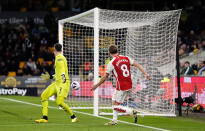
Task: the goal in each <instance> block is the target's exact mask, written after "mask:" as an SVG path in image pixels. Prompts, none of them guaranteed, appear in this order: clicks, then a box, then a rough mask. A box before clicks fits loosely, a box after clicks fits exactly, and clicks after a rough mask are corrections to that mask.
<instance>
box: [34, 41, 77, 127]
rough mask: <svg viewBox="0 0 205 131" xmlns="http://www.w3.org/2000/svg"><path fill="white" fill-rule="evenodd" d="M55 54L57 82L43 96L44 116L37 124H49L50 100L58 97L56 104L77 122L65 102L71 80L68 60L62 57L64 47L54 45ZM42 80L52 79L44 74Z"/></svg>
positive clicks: (55, 77) (72, 120)
mask: <svg viewBox="0 0 205 131" xmlns="http://www.w3.org/2000/svg"><path fill="white" fill-rule="evenodd" d="M54 54H55V75H54V76H53V77H54V79H55V82H54V83H52V84H51V85H49V86H48V88H46V90H45V91H44V92H43V93H42V94H41V102H42V114H43V118H41V119H39V120H35V122H36V123H47V122H48V98H49V97H51V96H53V95H57V99H56V103H57V105H58V106H60V107H62V108H63V109H64V111H65V112H67V113H68V114H69V115H70V116H71V122H77V117H76V116H75V115H74V114H73V112H72V111H71V109H70V108H69V106H68V105H67V104H66V103H65V102H64V99H65V98H66V97H67V96H68V92H69V89H70V80H69V77H68V67H67V60H66V58H65V57H64V56H63V55H62V45H61V44H55V45H54ZM41 78H42V79H43V80H49V79H50V78H52V76H51V77H50V75H49V74H48V73H46V74H42V75H41Z"/></svg>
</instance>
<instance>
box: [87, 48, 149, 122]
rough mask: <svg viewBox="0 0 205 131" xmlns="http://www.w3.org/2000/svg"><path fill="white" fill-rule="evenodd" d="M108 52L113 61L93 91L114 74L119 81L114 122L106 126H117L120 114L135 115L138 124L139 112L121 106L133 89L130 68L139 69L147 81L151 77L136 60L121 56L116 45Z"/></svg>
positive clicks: (116, 90) (114, 99) (115, 99)
mask: <svg viewBox="0 0 205 131" xmlns="http://www.w3.org/2000/svg"><path fill="white" fill-rule="evenodd" d="M108 50H109V55H110V56H111V57H112V60H111V61H110V62H109V63H108V66H107V70H106V73H105V75H104V76H103V77H102V78H101V79H100V81H99V82H98V83H97V84H94V85H93V86H92V89H91V90H92V91H94V90H95V89H96V88H97V87H99V86H100V85H101V84H102V83H103V82H105V81H106V80H107V78H108V77H109V75H110V74H111V73H113V75H114V77H115V78H116V81H117V84H116V88H115V93H114V94H113V97H112V104H113V120H112V121H110V122H108V123H105V125H117V117H118V112H124V113H128V114H130V115H133V116H134V118H135V120H134V121H135V123H136V122H137V120H136V119H137V116H136V113H137V111H135V110H131V109H130V108H126V107H123V106H120V104H122V103H123V102H124V100H125V98H126V97H127V96H128V94H129V93H130V91H131V89H132V80H131V72H130V66H135V67H137V68H138V69H139V70H140V71H141V72H142V73H143V74H144V75H145V77H146V79H147V80H149V79H150V76H149V75H148V74H147V73H146V72H145V70H144V69H143V68H142V66H141V65H139V64H138V63H136V62H135V61H134V60H132V59H131V58H129V57H127V56H121V55H119V54H118V48H117V46H116V45H110V47H109V49H108Z"/></svg>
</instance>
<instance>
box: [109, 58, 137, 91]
mask: <svg viewBox="0 0 205 131" xmlns="http://www.w3.org/2000/svg"><path fill="white" fill-rule="evenodd" d="M133 62H134V61H133V60H132V59H131V58H129V57H127V56H121V55H116V56H115V57H114V58H113V59H112V60H111V61H110V62H109V63H108V66H107V71H106V73H108V74H110V73H111V72H112V73H113V75H114V76H115V78H116V82H117V83H116V90H130V89H131V88H132V80H131V72H130V66H131V65H132V64H133Z"/></svg>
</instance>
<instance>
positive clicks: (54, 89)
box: [42, 82, 70, 98]
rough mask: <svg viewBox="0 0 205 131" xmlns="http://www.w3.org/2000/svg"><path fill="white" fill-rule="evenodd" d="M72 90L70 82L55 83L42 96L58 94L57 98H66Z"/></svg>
mask: <svg viewBox="0 0 205 131" xmlns="http://www.w3.org/2000/svg"><path fill="white" fill-rule="evenodd" d="M69 90H70V82H66V83H58V82H53V83H52V84H50V85H49V86H48V88H47V89H46V90H45V91H44V92H43V94H42V96H44V97H50V96H52V95H55V94H57V96H62V97H64V98H66V97H67V96H68V93H69Z"/></svg>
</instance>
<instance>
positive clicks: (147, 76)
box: [133, 61, 150, 80]
mask: <svg viewBox="0 0 205 131" xmlns="http://www.w3.org/2000/svg"><path fill="white" fill-rule="evenodd" d="M133 66H135V67H137V68H138V69H139V70H140V71H141V72H142V73H143V74H144V75H145V77H146V79H147V80H150V75H149V74H147V72H146V71H145V70H144V68H143V67H142V66H141V65H140V64H138V63H137V62H135V61H134V62H133Z"/></svg>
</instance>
